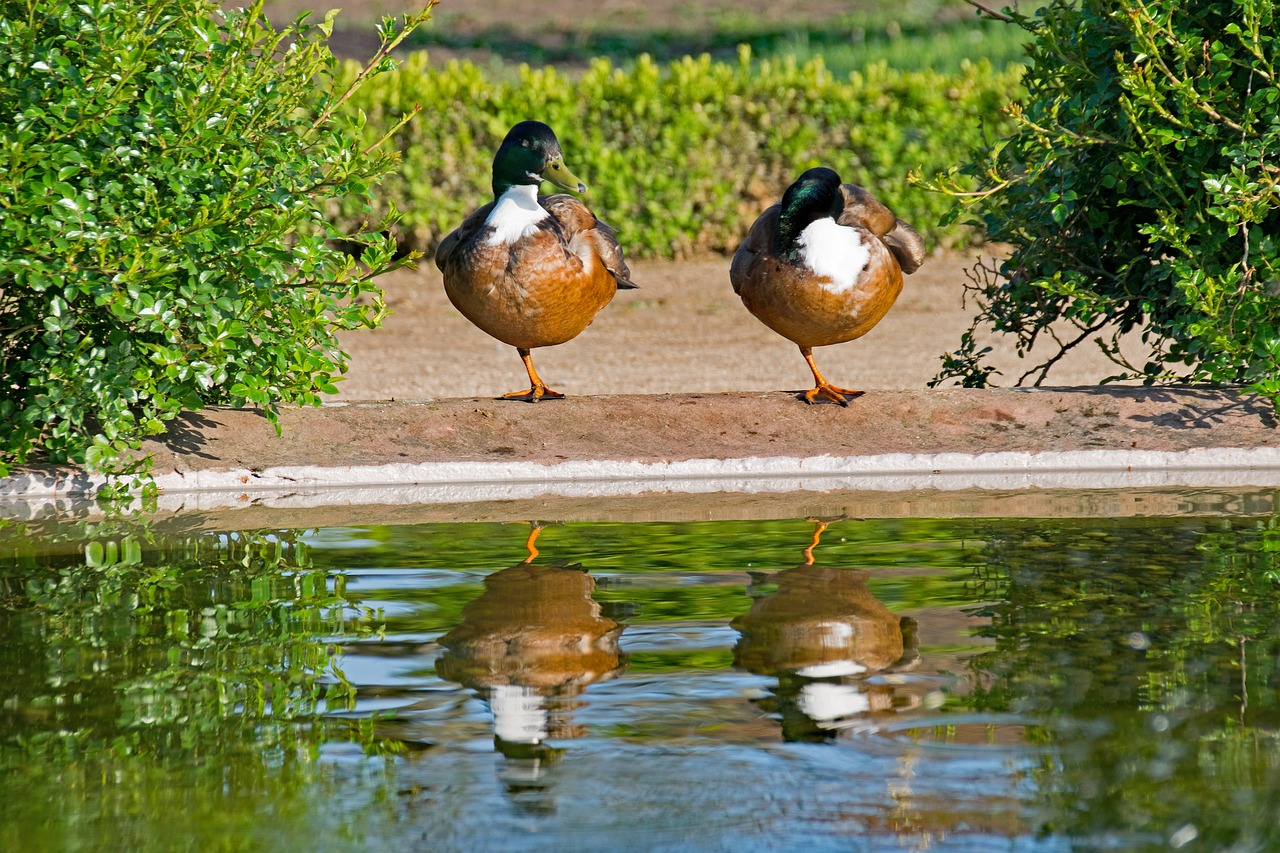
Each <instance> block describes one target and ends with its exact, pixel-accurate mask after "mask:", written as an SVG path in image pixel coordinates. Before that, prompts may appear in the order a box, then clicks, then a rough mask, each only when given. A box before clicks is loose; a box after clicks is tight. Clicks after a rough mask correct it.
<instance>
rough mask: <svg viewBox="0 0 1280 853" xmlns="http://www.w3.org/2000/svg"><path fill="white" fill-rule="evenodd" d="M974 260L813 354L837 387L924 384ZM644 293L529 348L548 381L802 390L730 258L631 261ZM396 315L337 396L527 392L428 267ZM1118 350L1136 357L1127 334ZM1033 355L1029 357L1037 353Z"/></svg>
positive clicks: (1056, 374)
mask: <svg viewBox="0 0 1280 853" xmlns="http://www.w3.org/2000/svg"><path fill="white" fill-rule="evenodd" d="M973 262H974V258H973V257H970V256H965V255H960V254H939V255H934V256H933V257H931V258H929V260H928V261H927V262H926V263H925V265H924V266H923V267H922V268H921V269H920V270H919V271H918V272H917V273H916V274H915V275H912V276H908V277H907V279H906V286H905V288H904V290H903V293H902V296H901V297H899V299H898V302H897V304H896V305H895V306H894V307H893V309H892V310H891V311H890V312H889V315H888V317H886V318H885V319H884V321H882V322H881V323H880V325H879V326H877V327H876V328H875V329H873V330H872V331H871V332H870V334H868V335H867V336H866V337H864V338H862V339H860V340H857V341H852V342H850V343H847V344H841V345H839V346H833V347H824V348H821V349H818V350H816V351H815V357H816V358H817V361H818V366H819V368H820V369H821V370H822V371H823V373H824V374H825V375H826V376H827V378H828V379H830V380H831V381H832V382H833V383H835V384H836V385H840V386H843V387H846V388H860V389H865V390H910V389H918V390H919V389H924V388H925V387H926V384H927V383H928V381H929V380H930V379H931V378H932V377H933V376H935V375H936V374H937V372H938V370H939V368H940V366H941V362H940V360H939V359H940V356H941V355H942V354H943V353H944V352H947V351H949V350H952V349H954V348H955V347H956V346H957V345H958V344H959V342H960V335H961V333H962V332H963V331H964V330H965V329H966V328H967V327H968V325H969V321H970V317H971V315H972V313H973V307H972V305H970V307H969V308H965V306H964V305H963V285H964V282H965V270H966V269H968V268H970V267H971V266H972V264H973ZM632 266H633V270H634V273H635V275H634V278H635V281H636V282H637V283H638V284H639V285H640V287H641V289H640V290H633V291H624V292H621V293H619V294H618V296H617V298H616V299H614V301H613V303H612V304H610V305H609V306H608V307H607V308H605V310H604V311H602V312H601V313H600V314H599V315H598V316H597V317H596V320H595V322H594V323H593V324H592V325H591V326H590V327H588V328H587V330H586V331H585V332H584V333H583V334H582V335H580V336H579V337H578V338H576V339H574V340H572V341H570V342H568V343H566V344H563V345H561V346H558V347H550V348H546V349H539V350H535V351H534V360H535V363H536V364H537V366H538V371H539V373H541V374H542V377H543V379H545V380H546V381H547V382H548V383H549V384H550V385H551V387H553V388H555V389H556V390H559V391H563V392H564V393H566V394H571V395H586V394H667V393H681V392H694V393H706V392H717V391H764V390H802V389H806V388H809V387H812V382H811V377H810V374H809V371H808V368H806V367H805V364H804V361H803V360H802V359H801V357H800V354H799V352H798V351H797V350H796V348H795V346H793V345H792V344H791V343H789V342H788V341H786V340H784V339H783V338H780V337H778V336H777V335H775V334H774V333H773V332H771V331H770V330H769V329H767V328H765V327H764V326H763V325H761V324H760V322H759V321H757V320H756V319H755V318H754V317H752V316H751V315H750V314H748V313H747V311H746V309H745V308H743V307H742V303H741V302H740V301H739V300H738V297H737V296H736V295H734V293H733V290H732V288H731V287H730V285H729V261H728V259H727V258H720V257H708V258H704V259H700V260H694V261H681V262H675V261H644V262H637V263H635V264H633V265H632ZM383 286H384V288H385V289H386V292H387V302H388V305H389V306H390V308H391V311H392V314H391V316H390V317H389V318H388V319H387V321H386V323H385V324H384V325H383V326H382V327H381V328H379V329H376V330H359V331H355V332H351V333H347V334H345V335H344V336H343V337H342V342H343V345H344V346H345V347H346V348H347V351H348V352H350V353H351V356H352V366H351V370H350V373H349V374H348V378H347V380H346V381H345V382H343V383H341V384H340V385H339V387H340V389H341V391H340V394H339V396H338V399H343V400H391V399H395V400H425V399H440V398H449V397H489V396H495V395H499V394H503V393H505V392H508V391H514V390H518V389H520V388H524V387H527V385H528V383H527V381H526V378H525V375H524V369H523V367H522V366H521V364H520V360H519V358H518V357H517V356H516V353H515V351H514V350H513V349H511V348H510V347H507V346H505V345H503V344H501V343H499V342H497V341H495V340H493V339H492V338H490V337H488V336H487V335H485V334H484V333H483V332H481V331H480V330H479V329H477V328H475V327H474V326H472V325H471V324H470V323H469V322H467V320H466V319H465V318H463V317H462V316H461V315H460V314H459V313H458V312H457V311H456V310H454V308H453V306H452V305H450V304H449V301H448V299H447V298H446V297H445V295H444V290H443V287H442V285H441V281H440V274H439V272H438V271H437V270H436V268H435V265H434V264H433V263H431V261H430V260H429V259H424V260H423V261H422V262H420V266H419V268H418V270H417V271H416V272H409V271H402V272H400V273H397V274H394V275H392V276H388V277H387V278H385V279H383ZM989 343H990V344H991V345H992V346H993V347H995V349H996V357H995V359H994V361H995V363H996V364H997V365H998V366H999V367H1000V369H1001V370H1002V371H1003V376H1001V377H998V378H997V380H996V381H997V383H998V384H1000V385H1002V386H1008V385H1012V384H1013V382H1014V380H1015V379H1016V378H1017V377H1018V376H1019V375H1021V374H1022V373H1023V372H1025V370H1026V369H1027V368H1028V367H1030V366H1031V365H1032V364H1033V363H1032V362H1026V361H1021V362H1020V361H1019V359H1018V358H1017V356H1016V353H1014V351H1013V346H1012V342H1011V341H1009V340H1003V339H993V340H991V341H989ZM1132 344H1133V345H1132V346H1131V347H1129V348H1128V352H1129V355H1130V356H1131V357H1136V356H1137V355H1138V354H1140V353H1141V352H1142V347H1141V343H1140V341H1138V340H1137V339H1136V337H1135V338H1134V339H1133V341H1132ZM1037 351H1038V350H1037ZM1114 372H1115V370H1114V366H1113V365H1112V364H1111V363H1110V362H1109V361H1107V360H1106V359H1105V358H1104V357H1103V356H1102V355H1101V353H1100V352H1099V351H1098V350H1097V348H1096V347H1087V348H1080V350H1079V351H1078V352H1075V353H1073V354H1072V355H1071V356H1069V357H1068V358H1066V359H1064V360H1063V362H1062V363H1061V364H1059V365H1058V366H1057V367H1055V369H1054V371H1053V372H1052V373H1051V374H1050V375H1049V379H1048V381H1047V382H1046V384H1048V385H1055V386H1069V385H1090V384H1095V383H1097V382H1098V381H1100V380H1101V379H1103V378H1105V377H1107V376H1109V375H1111V374H1112V373H1114Z"/></svg>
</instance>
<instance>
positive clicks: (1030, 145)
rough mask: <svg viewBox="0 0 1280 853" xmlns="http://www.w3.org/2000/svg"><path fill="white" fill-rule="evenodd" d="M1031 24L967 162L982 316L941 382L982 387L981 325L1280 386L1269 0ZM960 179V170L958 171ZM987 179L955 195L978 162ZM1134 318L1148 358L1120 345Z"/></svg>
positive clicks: (1039, 371)
mask: <svg viewBox="0 0 1280 853" xmlns="http://www.w3.org/2000/svg"><path fill="white" fill-rule="evenodd" d="M1013 20H1014V22H1015V23H1016V24H1017V25H1019V26H1022V27H1024V28H1026V29H1027V30H1028V31H1029V32H1030V33H1031V34H1032V35H1033V36H1034V42H1033V45H1032V47H1031V51H1030V52H1031V59H1032V67H1031V69H1030V70H1029V71H1028V74H1027V77H1026V79H1025V83H1026V86H1027V90H1028V94H1027V98H1026V103H1025V106H1024V107H1020V108H1015V109H1013V110H1012V112H1011V115H1012V118H1013V120H1014V122H1015V123H1016V128H1015V130H1014V131H1013V132H1012V133H1011V134H1009V135H1008V136H1007V137H1005V138H1003V139H1001V140H999V141H998V142H996V143H995V145H993V146H990V147H989V148H987V149H986V150H985V151H983V152H982V153H981V154H980V155H979V157H978V159H977V161H976V162H974V163H972V164H971V165H969V166H967V167H965V168H963V169H961V170H959V172H958V176H959V177H960V178H961V179H962V180H963V182H964V186H962V187H956V186H954V185H948V184H947V182H946V181H941V182H939V183H938V184H937V186H939V188H942V189H945V190H948V191H950V192H952V193H953V194H956V195H962V196H963V197H965V198H967V200H968V201H969V202H970V206H969V209H970V210H971V211H972V212H973V213H975V214H976V215H977V217H978V220H979V221H980V222H981V223H982V224H983V225H984V226H985V227H986V229H987V235H988V237H989V238H990V239H992V240H994V241H1000V242H1007V243H1009V244H1011V245H1012V247H1013V253H1012V256H1011V257H1010V258H1009V259H1008V261H1006V262H1005V263H1003V264H1002V265H1001V266H999V267H998V268H996V269H988V270H985V271H984V270H978V274H977V275H975V276H974V284H973V286H972V288H971V289H972V290H973V292H974V295H975V296H976V298H977V304H978V309H979V310H978V315H977V317H976V319H975V321H974V326H973V328H971V329H970V331H969V332H968V333H966V335H965V337H964V339H963V340H962V342H961V346H960V348H959V349H957V350H956V351H955V352H954V353H952V354H951V355H950V356H949V357H948V358H947V359H946V362H945V364H944V369H943V371H942V373H941V375H940V377H939V379H938V380H935V381H941V380H943V379H947V378H956V379H959V380H960V381H962V382H963V383H965V384H969V385H985V384H986V383H987V381H988V377H989V375H990V373H991V372H992V369H991V367H990V366H989V365H986V364H984V363H983V360H982V356H983V353H982V352H979V351H977V349H976V345H975V343H974V337H973V332H974V331H976V330H977V328H978V327H979V326H984V325H985V326H988V327H990V328H991V329H992V330H994V331H997V332H1004V333H1008V334H1012V335H1015V336H1016V338H1017V342H1018V346H1019V348H1020V349H1021V350H1025V349H1026V348H1027V347H1029V346H1030V345H1031V344H1032V343H1033V342H1034V341H1036V339H1037V338H1040V337H1049V336H1051V335H1053V332H1051V331H1050V330H1049V326H1050V324H1051V323H1054V322H1055V321H1065V322H1066V323H1067V324H1069V325H1070V326H1072V327H1074V332H1072V334H1071V335H1070V336H1068V337H1054V338H1053V340H1054V341H1055V342H1056V345H1057V347H1056V349H1055V351H1054V353H1053V355H1052V356H1051V357H1049V358H1048V359H1046V360H1045V361H1044V362H1042V363H1041V364H1039V365H1037V366H1036V367H1034V368H1032V369H1031V370H1030V371H1028V372H1027V374H1025V375H1024V376H1023V377H1022V378H1023V379H1026V378H1028V377H1030V376H1032V375H1035V376H1036V382H1037V383H1039V382H1040V381H1041V380H1043V379H1044V377H1045V375H1046V373H1047V371H1048V370H1049V368H1051V367H1052V365H1053V363H1054V362H1055V361H1056V360H1057V359H1058V358H1059V357H1060V356H1061V354H1062V353H1064V352H1066V351H1067V350H1070V349H1071V348H1072V347H1074V346H1077V345H1079V344H1081V343H1083V342H1085V341H1088V340H1090V339H1092V340H1095V341H1097V342H1098V343H1099V345H1101V346H1102V348H1103V350H1104V351H1105V352H1107V353H1108V355H1109V356H1111V357H1112V359H1113V361H1115V362H1116V364H1117V366H1118V367H1119V368H1120V373H1119V374H1118V376H1119V377H1123V378H1141V379H1143V380H1145V381H1147V382H1156V381H1164V380H1171V379H1172V380H1183V381H1208V382H1216V383H1246V384H1250V385H1251V386H1252V387H1253V388H1254V389H1255V390H1257V391H1259V392H1261V393H1263V394H1266V395H1268V396H1270V397H1271V398H1273V399H1275V400H1277V401H1278V402H1280V300H1278V299H1277V296H1278V295H1280V194H1278V190H1277V181H1278V180H1280V161H1278V160H1277V151H1280V80H1278V79H1277V77H1276V67H1275V59H1276V39H1275V36H1274V35H1273V32H1274V24H1275V4H1274V3H1273V2H1271V0H1235V2H1231V3H1227V2H1217V3H1200V4H1183V3H1175V2H1170V0H1083V2H1074V0H1071V2H1068V0H1054V2H1052V3H1050V4H1048V6H1046V7H1045V8H1044V9H1043V10H1042V11H1041V12H1040V13H1038V15H1037V17H1036V18H1034V19H1032V18H1026V17H1020V16H1017V15H1014V16H1013ZM953 177H954V176H953ZM978 177H980V178H982V179H983V181H984V182H985V186H984V189H983V190H982V191H981V192H979V193H977V194H973V195H967V196H965V195H964V191H965V190H967V189H968V188H969V187H970V186H971V184H972V181H973V180H974V179H975V178H978ZM1134 329H1141V330H1142V335H1143V337H1144V339H1145V340H1146V341H1147V342H1148V343H1149V344H1150V345H1151V347H1152V351H1153V356H1152V357H1151V359H1150V360H1149V361H1148V362H1147V363H1145V364H1141V365H1134V364H1130V363H1128V362H1127V361H1125V359H1124V358H1123V357H1122V356H1121V354H1120V352H1119V350H1118V347H1117V339H1118V335H1120V334H1123V333H1125V332H1128V331H1130V330H1134Z"/></svg>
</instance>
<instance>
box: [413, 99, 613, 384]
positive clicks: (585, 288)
mask: <svg viewBox="0 0 1280 853" xmlns="http://www.w3.org/2000/svg"><path fill="white" fill-rule="evenodd" d="M543 181H549V182H551V183H552V184H554V185H555V186H557V187H560V188H561V189H566V190H572V191H574V192H578V193H583V192H586V190H587V186H586V184H584V183H583V182H582V181H580V180H578V179H577V178H576V177H574V175H573V173H572V172H570V171H569V169H568V168H567V167H566V166H565V164H564V154H563V153H562V152H561V150H560V142H559V140H557V139H556V135H555V133H553V132H552V130H551V128H550V127H548V126H547V125H545V124H543V123H542V122H540V121H522V122H520V123H519V124H517V125H516V126H515V127H513V128H511V130H510V131H509V132H508V133H507V136H506V138H505V139H504V140H503V141H502V145H501V146H500V147H499V148H498V153H497V154H496V155H494V158H493V198H494V200H493V201H491V202H489V203H488V204H486V205H485V206H483V207H481V208H480V209H479V210H476V211H475V212H474V213H472V214H471V215H470V216H468V217H467V218H466V219H464V220H463V222H462V224H461V225H459V226H458V228H457V229H456V230H454V231H453V232H452V233H450V234H449V235H448V236H447V237H445V238H444V240H443V241H442V242H441V243H440V247H439V248H438V249H437V250H436V266H438V267H439V268H440V271H441V272H442V273H444V289H445V293H446V294H447V295H448V296H449V301H450V302H452V303H453V305H454V307H455V308H457V309H458V310H459V311H460V312H462V315H463V316H464V317H466V318H467V319H468V320H470V321H471V322H472V323H474V324H475V325H476V326H479V327H480V329H481V330H482V331H484V332H486V333H487V334H489V335H491V336H492V337H494V338H497V339H498V340H500V341H502V342H503V343H505V344H509V345H510V346H513V347H515V348H516V351H517V352H518V353H519V354H520V358H521V359H522V360H523V361H524V366H525V370H526V371H527V372H528V374H529V389H528V390H527V391H516V392H513V393H511V394H507V395H506V398H507V399H515V400H525V401H528V402H530V403H534V402H537V401H538V400H542V399H548V398H558V397H563V396H564V395H563V394H561V393H559V392H557V391H552V390H551V389H550V388H548V387H547V386H546V384H545V383H544V382H543V381H542V379H541V378H539V376H538V372H537V370H535V369H534V366H533V357H532V355H531V352H530V351H531V350H533V349H534V348H536V347H549V346H554V345H556V344H562V343H564V342H565V341H568V340H572V339H573V338H575V337H577V336H578V334H579V333H581V332H582V330H583V329H585V328H586V327H587V326H588V325H590V323H591V321H592V320H593V319H594V318H595V316H596V313H597V312H599V311H600V309H602V308H604V306H606V305H608V304H609V302H610V300H612V299H613V295H614V293H616V292H617V291H618V290H619V289H630V288H634V287H635V286H636V285H634V284H633V283H632V282H631V280H630V275H631V272H630V270H628V269H627V264H626V262H625V261H624V260H623V258H622V247H621V246H620V245H619V244H618V240H617V238H616V237H615V236H614V232H613V229H612V228H610V227H609V226H608V225H606V224H605V223H603V222H601V221H600V220H598V219H596V217H595V215H594V214H592V212H591V211H590V210H589V209H588V208H587V206H586V205H585V204H583V203H582V202H581V201H579V200H578V199H576V198H574V197H573V196H569V195H563V194H557V195H551V196H540V195H538V188H539V187H540V186H541V185H542V182H543Z"/></svg>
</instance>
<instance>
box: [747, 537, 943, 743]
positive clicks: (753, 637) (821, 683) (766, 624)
mask: <svg viewBox="0 0 1280 853" xmlns="http://www.w3.org/2000/svg"><path fill="white" fill-rule="evenodd" d="M812 520H813V521H815V523H816V524H817V527H816V528H815V530H814V532H813V541H812V542H811V543H810V544H809V547H808V548H806V549H805V551H804V558H805V559H804V562H803V563H802V564H801V565H799V566H796V567H795V568H793V569H786V570H785V571H780V572H773V573H765V572H753V573H752V585H753V586H755V585H757V584H760V585H764V584H776V585H777V590H776V591H774V592H772V593H769V594H767V595H763V596H761V597H760V598H758V599H757V600H756V602H755V603H754V604H752V605H751V609H750V610H749V611H748V612H747V613H745V614H744V615H742V616H739V617H738V618H736V619H734V620H733V623H732V625H733V627H734V628H735V629H737V630H738V631H739V632H740V634H741V636H740V637H739V639H738V642H737V644H736V645H735V646H734V649H733V660H734V664H735V665H737V666H739V667H741V668H743V669H746V670H748V671H750V672H754V673H756V674H758V675H770V676H776V677H777V679H778V686H777V688H776V689H775V690H774V693H773V695H772V696H770V697H768V698H766V699H763V700H761V705H762V706H763V707H765V708H766V709H767V710H769V711H771V712H773V713H775V714H777V715H779V716H780V718H781V721H782V734H783V737H784V738H785V739H786V740H788V741H824V740H832V739H834V738H835V736H836V734H837V733H838V732H839V730H840V729H842V728H846V727H848V726H852V725H855V724H856V723H857V722H858V721H859V720H865V719H867V718H868V717H869V716H870V717H872V718H874V717H875V716H877V715H883V714H887V713H894V712H896V711H898V710H900V709H901V708H902V707H903V706H904V705H905V706H906V707H911V706H912V705H913V704H918V703H919V700H918V698H916V697H908V696H903V697H895V695H894V689H893V687H892V686H891V685H889V684H884V683H875V684H872V683H869V682H868V681H867V680H866V678H867V676H870V675H872V674H874V673H878V672H891V671H902V670H906V669H910V668H912V667H913V666H915V665H916V664H917V663H918V662H919V660H920V655H919V652H918V650H917V648H916V623H915V620H914V619H911V618H910V617H902V618H899V617H897V616H894V615H893V614H892V613H890V612H889V610H888V609H887V608H886V607H885V606H884V605H883V604H881V603H880V602H879V601H878V600H877V599H876V598H875V596H873V595H872V594H871V590H869V589H868V588H867V578H868V577H869V576H868V574H867V573H866V572H863V571H859V570H857V569H837V568H828V567H825V566H819V565H815V564H814V556H813V550H814V548H815V547H817V545H818V542H819V540H820V538H821V536H822V532H823V531H824V530H826V529H827V526H828V525H829V524H830V522H829V521H822V520H818V519H812Z"/></svg>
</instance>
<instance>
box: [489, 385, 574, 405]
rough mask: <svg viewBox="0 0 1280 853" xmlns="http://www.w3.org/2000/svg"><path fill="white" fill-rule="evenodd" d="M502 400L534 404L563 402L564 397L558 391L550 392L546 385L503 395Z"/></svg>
mask: <svg viewBox="0 0 1280 853" xmlns="http://www.w3.org/2000/svg"><path fill="white" fill-rule="evenodd" d="M501 399H503V400H519V401H521V402H523V403H536V402H538V401H539V400H563V399H564V395H563V394H561V393H560V392H559V391H552V390H551V389H550V388H548V387H547V386H546V385H535V386H533V387H532V388H527V389H525V390H524V391H512V392H511V393H510V394H503V395H502V398H501Z"/></svg>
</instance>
